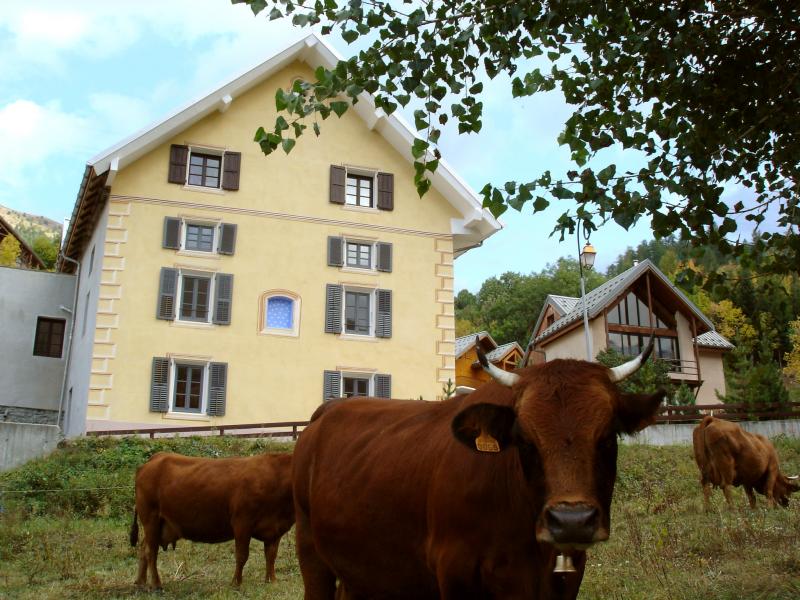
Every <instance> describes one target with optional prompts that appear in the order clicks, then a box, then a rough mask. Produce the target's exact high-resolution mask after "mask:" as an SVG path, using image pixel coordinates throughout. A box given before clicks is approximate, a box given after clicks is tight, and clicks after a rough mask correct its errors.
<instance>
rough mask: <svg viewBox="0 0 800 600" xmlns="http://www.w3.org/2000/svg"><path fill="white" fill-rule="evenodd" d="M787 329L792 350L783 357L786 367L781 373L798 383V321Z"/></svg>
mask: <svg viewBox="0 0 800 600" xmlns="http://www.w3.org/2000/svg"><path fill="white" fill-rule="evenodd" d="M789 328H790V331H791V335H790V339H791V342H792V349H791V350H790V351H789V352H787V353H786V355H785V357H784V360H785V361H786V366H785V367H784V368H783V372H784V374H785V375H786V376H787V377H791V378H792V379H794V380H795V382H799V383H800V319H796V320H794V321H792V322H791V323H790V324H789Z"/></svg>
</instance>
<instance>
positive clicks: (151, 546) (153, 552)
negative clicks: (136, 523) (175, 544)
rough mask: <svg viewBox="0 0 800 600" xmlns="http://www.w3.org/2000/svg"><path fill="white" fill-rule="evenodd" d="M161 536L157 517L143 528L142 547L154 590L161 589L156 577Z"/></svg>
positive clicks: (158, 579) (158, 578)
mask: <svg viewBox="0 0 800 600" xmlns="http://www.w3.org/2000/svg"><path fill="white" fill-rule="evenodd" d="M160 534H161V522H160V519H159V518H158V516H156V517H155V518H152V519H150V520H149V521H148V522H147V523H146V524H145V526H144V546H145V550H146V552H147V566H148V568H149V569H150V586H151V587H152V588H153V589H154V590H160V589H161V577H159V576H158V565H157V561H158V543H159V536H160Z"/></svg>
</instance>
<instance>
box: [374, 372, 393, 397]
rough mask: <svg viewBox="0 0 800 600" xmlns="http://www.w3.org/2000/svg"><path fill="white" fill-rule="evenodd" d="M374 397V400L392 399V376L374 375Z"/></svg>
mask: <svg viewBox="0 0 800 600" xmlns="http://www.w3.org/2000/svg"><path fill="white" fill-rule="evenodd" d="M375 397H376V398H391V397H392V376H391V375H385V374H378V375H375Z"/></svg>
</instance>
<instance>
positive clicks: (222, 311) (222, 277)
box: [213, 273, 233, 325]
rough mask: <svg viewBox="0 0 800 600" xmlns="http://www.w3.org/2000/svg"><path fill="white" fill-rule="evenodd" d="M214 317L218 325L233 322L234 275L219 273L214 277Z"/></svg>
mask: <svg viewBox="0 0 800 600" xmlns="http://www.w3.org/2000/svg"><path fill="white" fill-rule="evenodd" d="M214 283H215V286H214V319H213V322H214V323H216V324H217V325H230V324H231V304H232V302H233V275H230V274H227V273H217V275H216V277H215V278H214Z"/></svg>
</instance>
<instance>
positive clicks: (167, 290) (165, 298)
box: [156, 267, 178, 321]
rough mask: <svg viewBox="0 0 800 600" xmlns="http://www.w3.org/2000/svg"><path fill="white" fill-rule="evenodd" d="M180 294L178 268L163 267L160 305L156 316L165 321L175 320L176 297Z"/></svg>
mask: <svg viewBox="0 0 800 600" xmlns="http://www.w3.org/2000/svg"><path fill="white" fill-rule="evenodd" d="M177 294H178V269H170V268H168V267H161V278H160V280H159V284H158V306H157V307H156V318H158V319H164V320H165V321H174V320H175V297H176V296H177Z"/></svg>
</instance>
